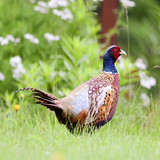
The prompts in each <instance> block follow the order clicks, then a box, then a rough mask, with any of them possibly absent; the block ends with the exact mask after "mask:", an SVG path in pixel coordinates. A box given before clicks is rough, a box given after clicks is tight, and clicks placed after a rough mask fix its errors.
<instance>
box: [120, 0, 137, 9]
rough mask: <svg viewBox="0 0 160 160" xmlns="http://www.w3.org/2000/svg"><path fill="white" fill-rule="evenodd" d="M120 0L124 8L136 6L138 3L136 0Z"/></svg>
mask: <svg viewBox="0 0 160 160" xmlns="http://www.w3.org/2000/svg"><path fill="white" fill-rule="evenodd" d="M120 2H121V3H122V5H123V6H124V8H129V7H135V6H136V3H135V2H134V1H130V0H120Z"/></svg>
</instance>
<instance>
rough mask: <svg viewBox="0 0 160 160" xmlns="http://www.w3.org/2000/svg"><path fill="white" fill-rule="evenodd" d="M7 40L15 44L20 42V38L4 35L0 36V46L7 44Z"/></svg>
mask: <svg viewBox="0 0 160 160" xmlns="http://www.w3.org/2000/svg"><path fill="white" fill-rule="evenodd" d="M9 42H12V43H14V44H17V43H19V42H20V38H14V37H13V36H12V35H6V37H5V38H4V37H0V44H1V45H2V46H4V45H7V44H8V43H9Z"/></svg>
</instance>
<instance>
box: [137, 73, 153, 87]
mask: <svg viewBox="0 0 160 160" xmlns="http://www.w3.org/2000/svg"><path fill="white" fill-rule="evenodd" d="M139 77H140V84H141V86H143V87H145V88H147V89H151V87H152V86H155V85H156V79H155V78H153V77H149V76H147V75H146V74H145V73H144V72H140V73H139Z"/></svg>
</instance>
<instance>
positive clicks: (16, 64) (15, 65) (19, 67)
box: [10, 56, 25, 79]
mask: <svg viewBox="0 0 160 160" xmlns="http://www.w3.org/2000/svg"><path fill="white" fill-rule="evenodd" d="M21 61H22V60H21V57H20V56H15V57H12V58H10V64H11V66H12V74H13V78H15V79H20V78H21V77H22V75H23V74H24V73H25V69H24V67H23V64H22V63H21Z"/></svg>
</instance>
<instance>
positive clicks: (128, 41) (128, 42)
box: [125, 8, 131, 100]
mask: <svg viewBox="0 0 160 160" xmlns="http://www.w3.org/2000/svg"><path fill="white" fill-rule="evenodd" d="M125 10H126V22H127V45H128V46H127V47H128V58H129V59H130V39H129V23H128V21H129V18H128V9H127V8H125ZM129 68H130V66H129ZM129 100H131V74H130V72H129Z"/></svg>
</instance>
